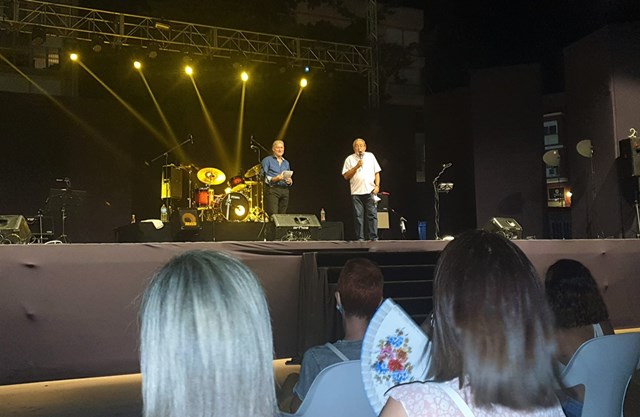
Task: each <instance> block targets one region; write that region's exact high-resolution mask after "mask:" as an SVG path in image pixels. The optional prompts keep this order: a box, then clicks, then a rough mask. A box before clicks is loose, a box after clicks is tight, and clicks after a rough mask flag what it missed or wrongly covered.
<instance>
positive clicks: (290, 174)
mask: <svg viewBox="0 0 640 417" xmlns="http://www.w3.org/2000/svg"><path fill="white" fill-rule="evenodd" d="M291 177H293V171H282V178H283V179H285V180H288V179H289V178H291Z"/></svg>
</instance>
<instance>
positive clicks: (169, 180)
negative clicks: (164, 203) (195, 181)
mask: <svg viewBox="0 0 640 417" xmlns="http://www.w3.org/2000/svg"><path fill="white" fill-rule="evenodd" d="M183 176H184V175H183V172H182V170H181V169H178V167H177V166H175V165H173V164H170V165H164V166H163V167H162V184H161V188H160V198H162V199H163V200H164V199H165V198H172V199H175V200H181V199H182V178H183Z"/></svg>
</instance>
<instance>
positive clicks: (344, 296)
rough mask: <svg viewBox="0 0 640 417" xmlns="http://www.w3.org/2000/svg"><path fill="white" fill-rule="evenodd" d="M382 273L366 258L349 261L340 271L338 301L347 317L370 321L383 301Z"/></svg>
mask: <svg viewBox="0 0 640 417" xmlns="http://www.w3.org/2000/svg"><path fill="white" fill-rule="evenodd" d="M383 281H384V279H383V277H382V271H380V268H378V265H376V264H375V263H373V262H372V261H370V260H369V259H365V258H354V259H350V260H349V261H347V263H345V264H344V267H343V268H342V270H341V271H340V277H339V278H338V288H337V289H336V299H337V301H338V308H340V306H342V310H343V311H344V314H345V316H357V317H361V318H365V319H367V320H370V319H371V317H372V316H373V314H374V313H375V312H376V310H377V309H378V306H379V305H380V302H381V301H382V285H383Z"/></svg>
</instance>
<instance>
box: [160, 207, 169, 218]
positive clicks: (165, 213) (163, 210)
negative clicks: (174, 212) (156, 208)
mask: <svg viewBox="0 0 640 417" xmlns="http://www.w3.org/2000/svg"><path fill="white" fill-rule="evenodd" d="M160 220H161V221H162V222H163V223H167V222H168V221H169V210H167V206H165V205H164V203H162V207H160Z"/></svg>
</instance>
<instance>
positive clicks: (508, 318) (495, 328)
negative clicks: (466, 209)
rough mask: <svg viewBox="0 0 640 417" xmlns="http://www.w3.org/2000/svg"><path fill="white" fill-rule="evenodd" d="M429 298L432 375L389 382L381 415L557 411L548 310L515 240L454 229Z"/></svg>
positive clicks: (549, 416) (541, 415)
mask: <svg viewBox="0 0 640 417" xmlns="http://www.w3.org/2000/svg"><path fill="white" fill-rule="evenodd" d="M433 297H434V314H433V317H434V321H433V339H432V342H433V346H432V354H433V356H432V361H431V368H430V371H429V376H430V377H431V378H432V379H433V381H428V382H416V383H410V384H405V385H400V386H398V387H394V388H392V389H391V390H390V391H389V397H390V398H389V400H388V402H387V404H386V406H385V407H384V409H383V410H382V412H381V414H380V416H381V417H427V416H456V417H457V416H465V417H466V416H476V417H502V416H509V417H516V416H517V417H523V416H527V417H533V416H536V417H563V416H564V415H563V413H562V409H561V408H560V405H559V404H558V400H557V398H556V396H555V393H554V388H555V387H557V381H556V378H555V374H554V367H553V355H554V353H555V342H554V339H553V327H552V323H553V321H552V315H551V311H550V309H549V307H548V305H547V303H546V300H545V298H544V290H543V287H542V281H541V280H540V279H539V277H538V275H537V274H536V271H535V269H534V268H533V266H532V265H531V263H530V262H529V260H528V259H527V257H526V256H525V255H524V253H523V252H522V251H521V250H520V249H519V248H518V247H517V246H516V245H515V244H513V243H512V242H511V241H509V240H507V239H505V238H504V237H502V236H499V235H497V234H494V233H489V232H485V231H481V230H474V231H469V232H465V233H463V234H461V235H460V236H458V237H457V238H456V239H454V240H453V241H452V242H451V243H449V244H448V245H447V247H446V248H445V249H444V251H443V252H442V254H441V256H440V259H439V260H438V264H437V265H436V271H435V280H434V295H433Z"/></svg>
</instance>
